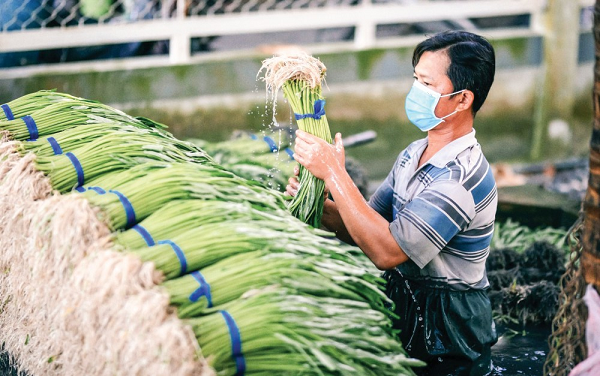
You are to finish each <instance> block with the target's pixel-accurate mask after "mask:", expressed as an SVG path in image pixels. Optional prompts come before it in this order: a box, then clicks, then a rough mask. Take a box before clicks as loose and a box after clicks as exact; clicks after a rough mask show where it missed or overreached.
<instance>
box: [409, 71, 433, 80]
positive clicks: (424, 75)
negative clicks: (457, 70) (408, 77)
mask: <svg viewBox="0 0 600 376" xmlns="http://www.w3.org/2000/svg"><path fill="white" fill-rule="evenodd" d="M413 74H416V75H418V76H421V78H427V79H430V80H431V78H432V77H431V76H429V75H427V74H418V73H417V70H416V69H414V70H413Z"/></svg>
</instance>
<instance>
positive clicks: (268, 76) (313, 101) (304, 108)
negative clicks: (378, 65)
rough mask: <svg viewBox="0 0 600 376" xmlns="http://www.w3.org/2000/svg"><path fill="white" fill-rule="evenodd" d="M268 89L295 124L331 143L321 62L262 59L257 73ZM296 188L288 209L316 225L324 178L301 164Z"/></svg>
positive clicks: (303, 57)
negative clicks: (288, 110)
mask: <svg viewBox="0 0 600 376" xmlns="http://www.w3.org/2000/svg"><path fill="white" fill-rule="evenodd" d="M263 70H264V76H263V77H262V79H263V80H264V81H265V83H266V86H267V92H270V93H271V98H272V100H273V105H274V106H275V103H276V98H277V93H278V92H279V89H282V90H283V94H284V96H285V98H286V100H287V101H288V103H289V104H290V106H291V108H292V110H293V112H294V115H295V118H296V121H297V123H298V128H299V129H301V130H303V131H305V132H308V133H310V134H313V135H315V136H317V137H319V138H321V139H323V140H325V141H327V142H328V143H331V141H332V138H331V131H330V130H329V124H328V123H327V116H326V115H325V99H324V98H323V95H322V81H323V79H324V78H325V71H326V68H325V65H324V64H323V63H322V62H321V61H320V60H319V59H317V58H314V57H312V56H310V55H308V54H298V55H295V56H275V57H272V58H270V59H266V60H264V61H263V65H262V67H261V69H260V71H259V74H260V73H261V72H262V71H263ZM298 181H299V182H300V188H299V189H298V193H297V195H296V196H294V198H293V199H292V201H291V202H290V204H289V210H290V213H292V214H293V215H294V216H295V217H297V218H299V219H300V220H302V221H303V222H306V223H308V224H310V225H312V226H314V227H319V226H320V224H321V217H322V216H323V202H324V196H323V194H324V191H325V182H324V181H322V180H320V179H317V178H316V177H315V176H314V175H312V174H311V173H310V172H309V171H307V170H306V169H305V168H304V167H303V166H300V172H299V174H298Z"/></svg>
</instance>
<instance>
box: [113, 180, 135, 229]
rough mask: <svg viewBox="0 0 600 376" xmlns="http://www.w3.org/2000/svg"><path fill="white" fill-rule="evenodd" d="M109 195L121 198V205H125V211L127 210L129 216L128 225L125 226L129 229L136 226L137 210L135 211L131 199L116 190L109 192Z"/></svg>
mask: <svg viewBox="0 0 600 376" xmlns="http://www.w3.org/2000/svg"><path fill="white" fill-rule="evenodd" d="M108 193H112V194H115V195H117V197H119V200H121V204H123V209H125V215H126V216H127V223H126V225H125V226H126V227H127V228H129V227H131V226H133V225H135V224H136V222H137V221H136V219H135V210H134V209H133V205H131V202H130V201H129V199H128V198H127V197H126V196H125V195H124V194H122V193H121V192H119V191H115V190H114V189H111V190H109V191H108Z"/></svg>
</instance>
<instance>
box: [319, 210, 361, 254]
mask: <svg viewBox="0 0 600 376" xmlns="http://www.w3.org/2000/svg"><path fill="white" fill-rule="evenodd" d="M321 223H322V224H323V226H325V228H326V229H328V230H329V231H333V232H334V233H335V236H337V238H338V239H340V240H342V241H344V242H346V243H348V244H355V243H354V239H352V237H351V236H350V234H349V233H348V229H346V225H345V224H344V221H343V220H342V217H341V216H340V212H339V211H338V208H337V205H336V204H335V202H334V201H332V200H329V199H325V203H324V206H323V217H322V218H321Z"/></svg>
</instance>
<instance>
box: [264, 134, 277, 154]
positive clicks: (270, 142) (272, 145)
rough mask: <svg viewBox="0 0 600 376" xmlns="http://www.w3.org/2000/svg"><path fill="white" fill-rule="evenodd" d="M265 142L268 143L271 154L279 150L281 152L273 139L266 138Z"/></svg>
mask: <svg viewBox="0 0 600 376" xmlns="http://www.w3.org/2000/svg"><path fill="white" fill-rule="evenodd" d="M263 140H264V141H265V142H266V143H267V145H269V148H271V152H273V153H275V152H276V151H277V150H279V148H278V147H277V144H276V143H275V141H274V140H273V139H272V138H271V137H269V136H265V137H263Z"/></svg>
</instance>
